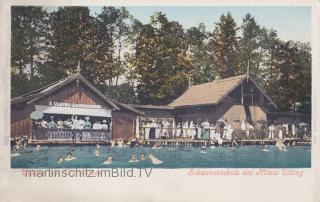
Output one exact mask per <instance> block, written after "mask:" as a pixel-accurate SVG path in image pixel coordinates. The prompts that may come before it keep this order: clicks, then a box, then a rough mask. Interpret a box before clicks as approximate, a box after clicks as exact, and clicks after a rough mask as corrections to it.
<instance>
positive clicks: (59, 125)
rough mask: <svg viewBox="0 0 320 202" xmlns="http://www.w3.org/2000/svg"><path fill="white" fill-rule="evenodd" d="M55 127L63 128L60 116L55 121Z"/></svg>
mask: <svg viewBox="0 0 320 202" xmlns="http://www.w3.org/2000/svg"><path fill="white" fill-rule="evenodd" d="M57 128H63V121H61V118H59V121H58V122H57Z"/></svg>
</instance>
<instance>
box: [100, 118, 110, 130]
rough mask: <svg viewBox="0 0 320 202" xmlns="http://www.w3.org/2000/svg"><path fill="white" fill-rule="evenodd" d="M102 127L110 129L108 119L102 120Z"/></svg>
mask: <svg viewBox="0 0 320 202" xmlns="http://www.w3.org/2000/svg"><path fill="white" fill-rule="evenodd" d="M101 128H102V129H103V130H108V128H109V126H108V124H107V121H106V120H103V121H102V125H101Z"/></svg>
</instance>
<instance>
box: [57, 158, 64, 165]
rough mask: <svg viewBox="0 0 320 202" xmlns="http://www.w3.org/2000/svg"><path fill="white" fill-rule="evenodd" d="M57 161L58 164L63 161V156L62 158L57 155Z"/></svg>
mask: <svg viewBox="0 0 320 202" xmlns="http://www.w3.org/2000/svg"><path fill="white" fill-rule="evenodd" d="M57 162H58V163H59V164H61V163H63V158H62V156H59V157H58V160H57Z"/></svg>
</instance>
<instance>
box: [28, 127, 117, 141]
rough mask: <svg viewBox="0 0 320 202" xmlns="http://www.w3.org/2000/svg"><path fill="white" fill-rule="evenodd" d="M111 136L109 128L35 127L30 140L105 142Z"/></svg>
mask: <svg viewBox="0 0 320 202" xmlns="http://www.w3.org/2000/svg"><path fill="white" fill-rule="evenodd" d="M111 138H112V131H111V130H95V129H83V130H79V129H68V128H54V129H53V128H35V129H33V132H32V141H33V142H41V143H45V142H52V143H98V142H107V141H109V140H110V139H111Z"/></svg>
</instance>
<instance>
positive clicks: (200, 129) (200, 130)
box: [197, 123, 202, 139]
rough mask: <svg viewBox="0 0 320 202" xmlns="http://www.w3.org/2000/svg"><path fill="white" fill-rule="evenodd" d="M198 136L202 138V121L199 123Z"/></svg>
mask: <svg viewBox="0 0 320 202" xmlns="http://www.w3.org/2000/svg"><path fill="white" fill-rule="evenodd" d="M197 137H198V139H201V137H202V126H201V124H200V123H198V124H197Z"/></svg>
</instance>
